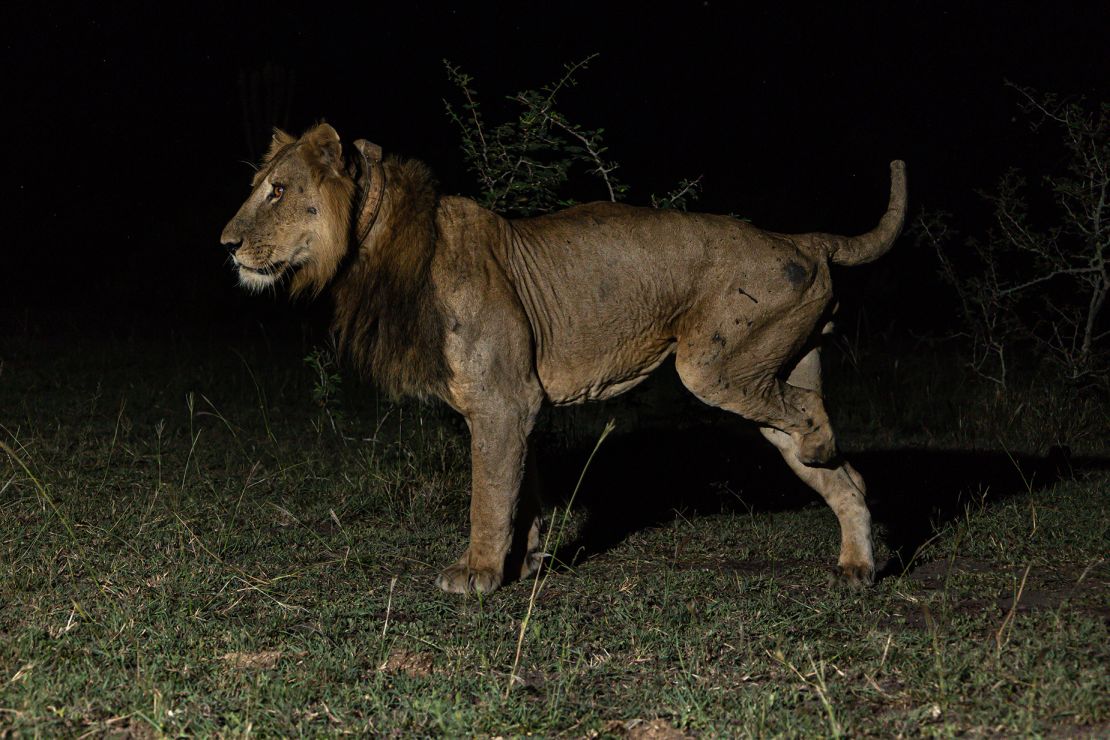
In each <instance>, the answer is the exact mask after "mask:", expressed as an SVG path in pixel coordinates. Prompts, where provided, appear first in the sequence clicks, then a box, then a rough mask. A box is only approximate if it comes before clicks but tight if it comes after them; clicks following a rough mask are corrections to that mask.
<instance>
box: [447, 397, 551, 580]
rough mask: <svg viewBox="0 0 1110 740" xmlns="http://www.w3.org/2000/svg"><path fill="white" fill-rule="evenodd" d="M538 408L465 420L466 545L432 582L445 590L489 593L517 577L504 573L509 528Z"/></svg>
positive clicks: (509, 546)
mask: <svg viewBox="0 0 1110 740" xmlns="http://www.w3.org/2000/svg"><path fill="white" fill-rule="evenodd" d="M538 405H539V404H538V403H536V404H535V405H534V407H532V405H529V406H528V407H525V408H522V409H513V410H512V411H510V410H507V409H506V410H500V411H499V412H497V413H493V414H473V415H470V416H468V418H467V422H468V423H469V426H470V435H471V440H470V455H471V499H470V546H469V547H468V548H467V549H466V551H465V552H464V553H463V555H462V557H461V558H459V560H458V562H456V563H455V564H454V565H452V566H450V567H448V568H447V569H445V570H444V571H443V572H442V573H440V574H439V577H438V578H437V579H436V585H438V586H439V587H440V588H442V589H443V590H444V591H448V592H451V593H489V592H490V591H494V590H496V589H497V588H498V587H499V586H501V584H502V583H503V582H504V581H505V580H506V576H508V579H509V580H511V579H512V578H513V577H515V576H516V575H517V573H511V572H507V570H506V565H507V561H508V560H509V558H510V554H511V553H512V551H513V550H514V547H513V544H514V537H513V529H514V528H513V525H514V522H515V521H516V519H517V518H518V508H519V505H520V500H521V497H520V486H521V480H522V479H523V476H524V469H525V458H526V453H527V447H528V434H529V432H531V430H532V423H533V421H534V420H535V414H536V411H537V410H538ZM530 524H531V522H530V521H529V522H526V523H524V526H525V527H527V526H529V525H530ZM528 534H531V533H530V532H529V533H528ZM529 539H531V538H529ZM518 572H519V571H518Z"/></svg>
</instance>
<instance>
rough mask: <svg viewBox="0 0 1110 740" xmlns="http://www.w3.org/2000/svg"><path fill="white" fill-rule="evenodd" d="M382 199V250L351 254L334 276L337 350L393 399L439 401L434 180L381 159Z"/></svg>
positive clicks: (419, 167)
mask: <svg viewBox="0 0 1110 740" xmlns="http://www.w3.org/2000/svg"><path fill="white" fill-rule="evenodd" d="M385 176H386V181H387V182H388V183H389V186H388V188H389V189H388V196H387V197H388V201H387V202H386V203H383V205H382V213H381V214H380V216H379V223H380V224H381V228H383V229H385V230H386V232H385V234H384V235H383V237H382V238H383V239H384V241H385V242H386V243H387V244H388V245H389V246H388V248H386V249H377V250H359V252H358V254H357V255H356V256H355V258H354V259H352V260H351V262H350V264H349V265H347V266H346V268H345V269H344V270H343V271H341V272H340V273H339V275H338V276H337V277H336V279H335V287H334V295H335V320H334V322H333V323H332V327H333V329H334V330H335V331H336V333H337V335H338V339H339V346H340V349H342V350H345V351H346V352H348V353H349V354H350V355H351V357H352V358H353V359H354V360H355V362H356V364H357V365H358V366H359V367H360V368H361V369H362V370H363V371H364V372H366V373H368V374H369V375H370V376H371V377H373V378H374V379H375V380H376V381H377V382H378V384H379V385H381V387H382V388H384V389H385V390H386V391H387V392H389V393H390V394H392V395H394V396H402V395H410V396H417V397H420V398H425V397H427V396H442V395H443V394H444V393H445V392H446V389H447V381H448V380H449V378H450V371H449V369H448V367H447V361H446V359H445V358H444V355H443V348H444V338H443V324H444V318H443V315H442V310H441V309H440V307H439V305H438V303H437V299H436V295H435V290H434V288H433V285H432V281H431V265H432V257H433V255H434V254H435V244H436V225H435V217H436V205H437V203H438V197H437V196H436V192H435V183H434V181H433V180H432V176H431V173H430V172H429V171H428V168H427V167H425V166H424V165H423V164H421V163H420V162H415V161H409V162H404V161H401V160H398V159H395V158H390V159H387V160H386V161H385Z"/></svg>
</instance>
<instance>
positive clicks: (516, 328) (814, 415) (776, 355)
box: [221, 123, 906, 593]
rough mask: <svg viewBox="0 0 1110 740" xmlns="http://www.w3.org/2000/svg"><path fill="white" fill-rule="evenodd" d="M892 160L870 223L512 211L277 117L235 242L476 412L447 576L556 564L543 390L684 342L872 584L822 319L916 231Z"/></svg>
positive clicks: (586, 379) (248, 279)
mask: <svg viewBox="0 0 1110 740" xmlns="http://www.w3.org/2000/svg"><path fill="white" fill-rule="evenodd" d="M890 171H891V192H890V204H889V206H888V208H887V211H886V214H885V215H884V216H883V217H882V220H881V221H880V222H879V225H878V227H876V229H875V230H874V231H871V232H869V233H867V234H864V235H862V236H857V237H842V236H833V235H829V234H816V233H814V234H790V235H787V234H774V233H770V232H766V231H761V230H759V229H757V228H755V227H753V226H751V225H749V224H746V223H744V222H742V221H738V220H736V219H734V218H729V217H727V216H714V215H707V214H695V213H683V212H680V211H670V210H653V209H647V208H634V207H631V206H626V205H619V204H616V203H591V204H588V205H582V206H576V207H574V208H569V209H567V210H564V211H559V212H557V213H552V214H549V215H545V216H540V217H538V218H528V219H520V220H513V221H510V220H506V219H504V218H502V217H501V216H499V215H497V214H496V213H492V212H490V211H488V210H486V209H484V208H482V207H480V206H479V205H478V204H477V203H475V202H474V201H472V200H469V199H467V198H461V197H447V196H439V195H437V193H436V191H435V184H434V182H433V180H432V177H431V175H430V173H429V171H428V169H427V168H426V167H425V166H424V165H423V164H421V163H419V162H415V161H411V160H403V159H398V158H393V157H390V158H388V159H385V160H384V161H383V159H382V154H381V149H380V148H379V147H377V146H375V145H373V144H371V143H369V142H367V141H365V140H359V141H356V142H354V149H353V150H348V151H347V152H346V154H345V153H344V151H343V147H342V145H341V144H340V140H339V135H338V134H337V133H336V131H335V129H334V128H332V127H331V126H329V125H327V124H323V123H322V124H319V125H317V126H315V127H314V128H312V129H311V130H309V131H308V132H307V133H305V134H304V135H303V136H301V137H300V138H299V139H296V138H293V137H292V136H289V135H288V134H286V133H284V132H281V131H275V133H274V138H273V143H272V145H271V147H270V151H269V152H268V153H267V155H266V156H265V158H264V160H263V162H262V166H261V168H260V169H259V171H258V173H257V174H256V175H255V176H254V180H253V183H252V186H253V190H252V192H251V194H250V197H249V198H247V201H246V203H244V204H243V206H242V207H241V208H240V209H239V212H238V213H237V214H235V217H234V218H232V219H231V222H230V223H228V225H227V227H226V228H225V229H224V231H223V235H222V236H221V242H222V243H223V244H225V245H226V246H227V247H228V248H229V249H230V250H231V254H232V261H233V262H234V264H235V267H236V268H237V270H238V274H239V282H240V284H241V285H242V286H243V287H244V288H247V289H250V290H260V289H262V288H265V287H269V286H273V285H275V284H277V283H278V282H279V281H281V280H283V279H285V278H288V280H289V283H290V287H291V290H292V292H293V293H300V292H303V291H308V292H309V293H311V294H318V293H320V292H321V291H322V290H323V289H324V288H325V287H328V286H330V287H331V292H332V294H333V295H334V299H335V318H334V322H333V329H334V330H335V332H336V333H337V336H338V340H339V344H340V347H341V348H344V349H345V351H346V352H347V353H348V354H349V355H350V356H351V357H352V358H353V360H354V362H355V364H356V365H357V366H358V367H359V368H360V369H361V370H363V371H364V372H368V373H369V374H371V375H372V376H373V377H374V378H375V379H376V380H377V382H378V383H379V384H381V385H382V386H383V387H384V388H385V389H386V390H388V391H389V392H391V393H393V394H395V395H404V394H407V395H415V396H418V397H427V396H438V397H439V398H442V399H443V400H444V401H446V402H447V403H448V404H450V405H451V407H452V408H454V409H455V410H457V411H458V412H459V413H461V414H462V415H463V416H464V417H465V418H466V423H467V425H468V426H469V428H470V434H471V464H472V493H471V502H470V546H469V547H468V548H467V549H466V550H465V551H464V552H463V554H462V556H461V557H460V558H459V559H458V561H457V562H456V563H455V564H453V565H451V566H449V567H448V568H447V569H446V570H444V571H443V572H442V573H441V574H440V575H439V577H438V578H437V580H436V583H437V584H438V585H439V587H440V588H442V589H444V590H445V591H451V592H460V593H471V592H489V591H493V590H494V589H496V588H497V587H499V586H500V585H501V584H502V583H504V582H505V581H507V580H511V579H512V578H513V577H516V576H521V577H523V576H526V575H529V574H531V573H532V572H534V571H535V570H536V568H537V566H538V565H539V563H540V561H541V558H542V554H541V553H538V552H537V548H538V546H539V525H538V518H537V511H538V507H536V506H535V505H534V503H533V502H530V501H528V500H525V501H524V502H522V501H521V495H520V486H521V479H522V476H523V473H524V465H525V457H526V447H527V443H528V434H529V432H530V431H531V430H532V424H533V422H534V420H535V418H536V414H537V412H538V411H539V409H540V405H541V404H542V403H543V402H544V401H550V402H551V403H554V404H573V403H580V402H582V401H588V400H593V399H603V398H609V397H611V396H615V395H617V394H618V393H622V392H624V391H626V390H628V389H629V388H631V387H633V386H634V385H636V384H637V383H639V382H640V381H642V380H643V379H644V378H646V377H647V376H648V374H649V373H650V372H651V371H652V370H654V369H655V368H656V367H658V366H659V365H660V363H662V362H663V360H664V358H666V357H667V356H668V355H670V354H671V353H672V352H673V353H675V366H676V368H677V370H678V374H679V376H680V377H681V379H682V382H683V383H684V384H685V385H686V387H687V388H689V389H690V391H691V392H693V393H694V395H695V396H697V397H698V398H700V399H701V400H702V401H704V402H705V403H708V404H710V405H712V406H717V407H720V408H723V409H727V410H729V411H732V412H734V413H736V414H739V415H741V416H743V417H745V418H747V419H750V420H752V421H754V422H757V423H758V424H760V425H761V429H762V432H763V435H764V436H765V437H766V438H767V439H768V440H770V441H771V443H772V444H774V445H775V447H777V448H778V449H779V451H780V452H781V453H782V455H783V457H784V458H785V459H786V463H787V465H789V466H790V468H791V469H793V471H794V472H795V473H796V474H797V475H798V476H799V477H800V478H801V479H802V480H803V481H805V482H806V483H807V484H809V485H810V486H811V487H812V488H814V489H815V490H816V491H817V492H818V493H819V494H821V496H822V497H824V499H825V501H826V502H828V504H829V506H830V507H832V510H833V512H835V514H836V516H837V518H838V519H839V520H840V530H841V545H840V559H839V563H838V567H837V570H836V572H835V573H836V576H837V577H838V579H839V580H840V581H842V582H843V583H845V584H846V585H849V586H853V587H859V586H862V585H866V584H870V583H871V581H872V579H873V575H874V571H875V564H874V558H873V556H872V552H871V516H870V513H869V512H868V510H867V506H866V504H865V503H864V484H863V480H862V478H861V477H860V475H859V474H858V473H857V472H856V471H855V470H854V469H853V468H852V467H851V466H850V465H849V464H848V463H847V462H844V461H843V460H842V459H841V458H840V457H839V456H838V455H837V451H836V444H835V442H834V439H833V432H832V429H831V428H830V426H829V418H828V416H827V414H826V413H825V407H824V404H823V402H822V396H821V368H820V357H819V354H818V348H817V335H818V334H819V332H820V330H821V328H822V327H823V326H824V325H825V323H826V321H827V319H828V316H829V304H830V295H831V288H830V281H829V263H830V262H833V263H836V264H839V265H858V264H861V263H864V262H869V261H871V260H874V259H876V258H877V257H879V256H880V255H882V254H883V253H885V252H886V251H887V250H888V249H890V247H891V245H892V244H893V242H894V240H895V238H896V237H897V236H898V234H899V232H900V231H901V229H902V223H903V220H904V216H905V209H906V176H905V165H904V164H903V163H902V162H893V163H892V164H891V166H890ZM527 498H528V497H525V499H527Z"/></svg>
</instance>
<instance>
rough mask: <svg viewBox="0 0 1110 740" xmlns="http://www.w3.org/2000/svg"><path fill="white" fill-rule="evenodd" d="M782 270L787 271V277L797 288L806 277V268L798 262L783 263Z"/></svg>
mask: <svg viewBox="0 0 1110 740" xmlns="http://www.w3.org/2000/svg"><path fill="white" fill-rule="evenodd" d="M782 271H783V273H785V275H786V279H787V280H789V281H790V284H791V285H793V286H794V287H795V288H797V287H800V286H801V284H802V283H803V282H804V281H805V279H806V268H804V267H802V266H801V265H799V264H798V263H797V262H787V263H786V264H785V265H783V268H782Z"/></svg>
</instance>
